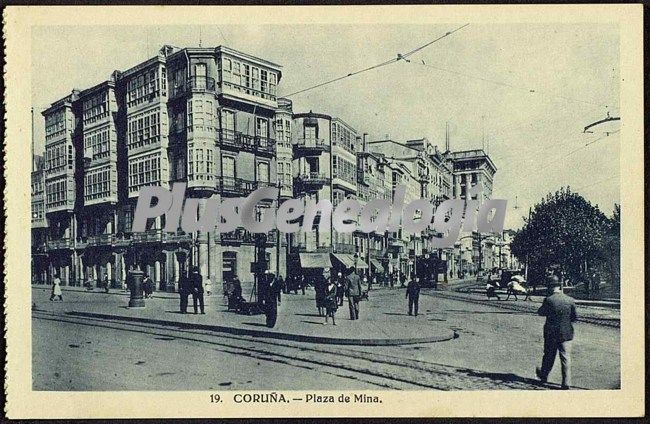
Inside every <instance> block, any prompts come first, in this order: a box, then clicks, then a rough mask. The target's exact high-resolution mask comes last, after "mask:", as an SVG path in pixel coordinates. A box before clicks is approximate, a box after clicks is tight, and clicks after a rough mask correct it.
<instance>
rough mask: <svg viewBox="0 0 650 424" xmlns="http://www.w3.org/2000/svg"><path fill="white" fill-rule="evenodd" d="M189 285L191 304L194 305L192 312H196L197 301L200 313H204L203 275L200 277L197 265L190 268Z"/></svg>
mask: <svg viewBox="0 0 650 424" xmlns="http://www.w3.org/2000/svg"><path fill="white" fill-rule="evenodd" d="M190 287H191V290H192V305H193V306H194V313H195V314H197V313H198V310H197V301H198V303H199V306H200V307H201V314H205V309H204V305H203V277H201V274H200V273H199V268H198V267H194V268H193V269H192V274H190Z"/></svg>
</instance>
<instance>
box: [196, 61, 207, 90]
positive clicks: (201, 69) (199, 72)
mask: <svg viewBox="0 0 650 424" xmlns="http://www.w3.org/2000/svg"><path fill="white" fill-rule="evenodd" d="M207 72H208V71H207V68H206V65H205V63H197V64H196V65H194V77H195V80H196V81H195V84H196V85H195V86H196V87H197V88H205V87H206V83H207V76H208V73H207Z"/></svg>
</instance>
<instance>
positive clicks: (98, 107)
mask: <svg viewBox="0 0 650 424" xmlns="http://www.w3.org/2000/svg"><path fill="white" fill-rule="evenodd" d="M108 97H109V96H108V92H106V91H104V92H102V93H99V94H95V95H94V96H93V97H91V98H89V99H87V100H84V102H83V123H84V125H88V124H92V123H93V122H96V121H98V120H100V119H104V118H106V117H108V113H109V106H108Z"/></svg>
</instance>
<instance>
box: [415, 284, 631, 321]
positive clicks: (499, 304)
mask: <svg viewBox="0 0 650 424" xmlns="http://www.w3.org/2000/svg"><path fill="white" fill-rule="evenodd" d="M473 286H476V283H474V284H467V285H463V286H457V287H454V288H453V289H452V290H453V291H434V292H423V293H424V294H427V295H429V296H432V297H441V298H443V299H450V300H458V301H461V302H466V303H472V304H475V305H484V306H491V307H494V308H500V309H507V310H511V311H518V312H530V313H536V312H537V308H538V306H537V305H535V306H534V307H532V308H531V307H529V306H528V305H526V306H524V305H522V304H518V303H515V302H514V301H508V302H506V301H499V300H488V299H478V298H476V297H473V296H471V295H469V294H466V293H463V292H460V290H463V289H467V288H468V287H473ZM581 312H582V313H579V314H578V322H585V323H589V324H594V325H600V326H603V327H613V328H620V326H621V321H620V319H617V318H608V317H601V316H597V315H594V314H585V313H584V310H583V311H581Z"/></svg>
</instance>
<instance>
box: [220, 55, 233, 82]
mask: <svg viewBox="0 0 650 424" xmlns="http://www.w3.org/2000/svg"><path fill="white" fill-rule="evenodd" d="M222 63H223V64H222V70H221V78H222V79H223V80H224V81H226V82H230V81H231V80H232V61H231V60H230V59H228V58H224V59H223V61H222Z"/></svg>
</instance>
